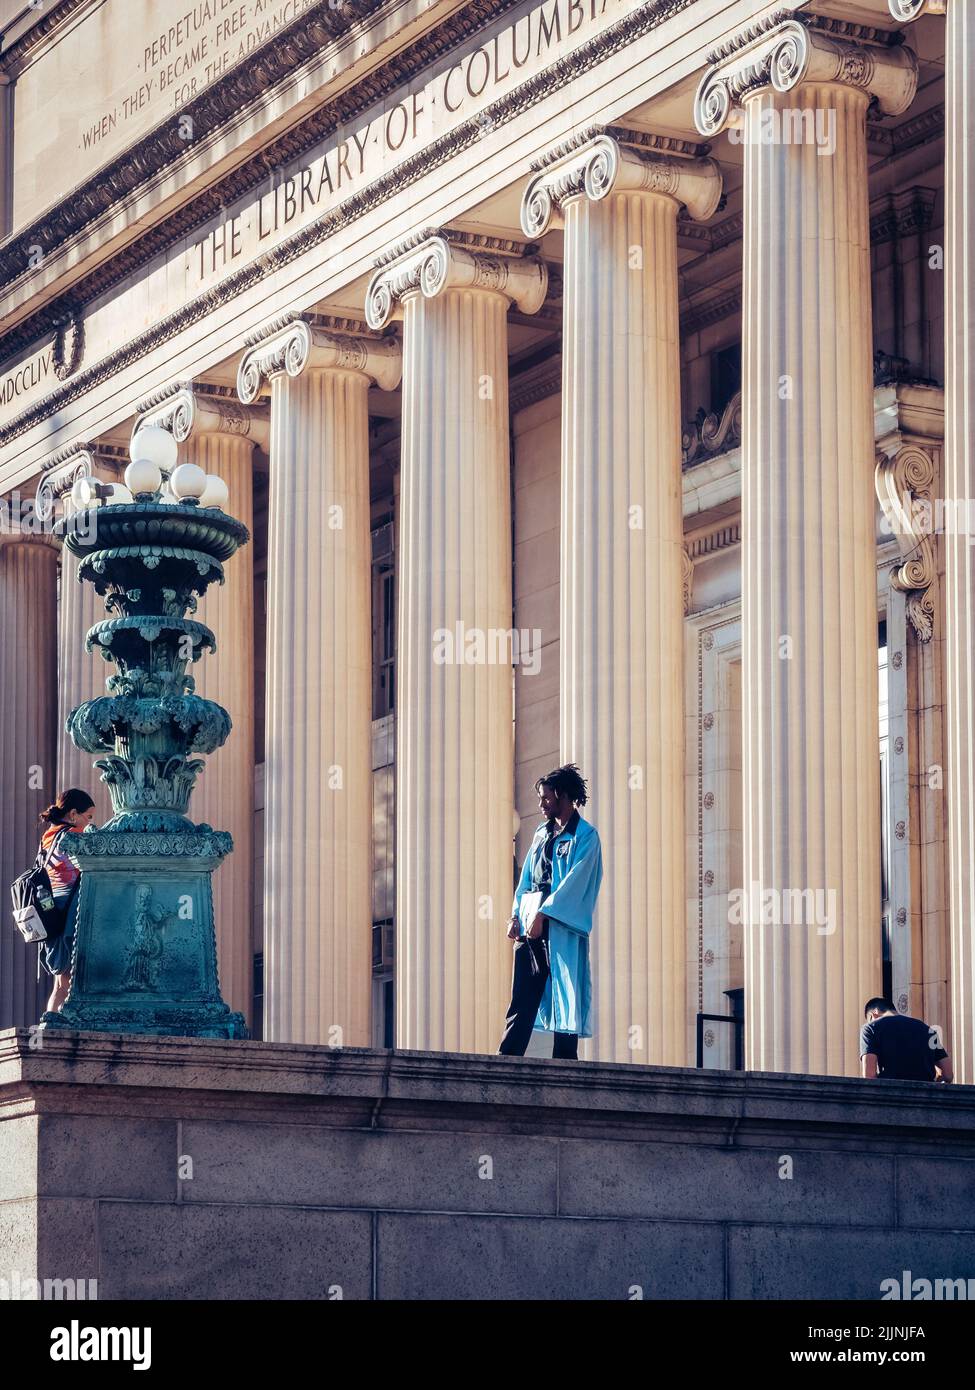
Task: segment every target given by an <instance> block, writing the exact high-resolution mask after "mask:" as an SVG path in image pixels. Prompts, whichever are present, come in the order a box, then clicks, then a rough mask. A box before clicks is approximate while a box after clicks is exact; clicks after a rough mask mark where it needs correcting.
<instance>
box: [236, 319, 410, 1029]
mask: <svg viewBox="0 0 975 1390" xmlns="http://www.w3.org/2000/svg"><path fill="white" fill-rule="evenodd" d="M399 375H400V358H399V348H398V346H397V345H396V344H395V343H392V342H381V341H378V340H370V339H367V338H364V337H355V336H351V335H345V334H338V333H331V332H327V331H323V330H322V329H320V328H316V327H313V326H311V325H309V324H308V323H306V322H304V321H303V320H292V321H290V322H288V323H285V324H283V325H282V324H278V325H275V326H274V327H272V329H271V331H270V332H269V333H268V335H267V336H266V337H265V338H263V339H262V340H260V341H259V342H258V343H257V344H256V345H255V346H254V347H253V348H252V349H251V350H250V351H249V352H248V353H247V354H246V356H245V357H244V359H243V361H242V362H241V366H240V372H239V375H238V390H239V393H240V396H241V399H242V400H244V401H245V402H250V401H253V400H254V399H255V398H256V396H257V394H258V392H259V391H260V389H261V385H262V382H263V381H264V379H265V378H266V379H269V381H270V388H271V448H270V454H271V475H270V498H269V510H268V560H267V610H268V625H267V712H266V730H265V748H266V755H265V769H264V822H265V851H264V853H265V859H264V879H265V887H264V941H265V946H264V998H265V1018H264V1036H265V1038H267V1039H269V1040H272V1041H275V1042H303V1043H322V1044H329V1045H332V1046H342V1045H346V1046H356V1047H367V1046H369V1043H370V1031H369V1029H370V988H371V978H372V976H371V961H372V954H371V952H372V758H371V743H370V739H371V729H372V722H371V721H372V680H371V676H372V646H371V625H370V611H371V610H370V564H371V555H370V532H369V441H368V426H369V417H368V392H369V386H370V384H371V383H372V382H373V381H375V382H377V383H378V384H379V385H381V386H382V387H383V388H384V389H385V390H392V389H393V388H394V387H395V385H396V384H397V382H398V380H399Z"/></svg>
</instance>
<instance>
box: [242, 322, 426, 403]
mask: <svg viewBox="0 0 975 1390" xmlns="http://www.w3.org/2000/svg"><path fill="white" fill-rule="evenodd" d="M370 327H371V325H370ZM306 369H311V370H315V371H342V372H358V373H359V374H360V375H362V376H365V377H368V378H369V380H371V381H374V382H375V383H376V385H377V386H379V387H381V389H382V390H384V391H393V390H395V388H396V386H397V385H398V384H399V380H400V377H401V376H402V374H403V354H402V349H401V348H400V345H399V343H397V342H395V341H394V340H392V339H383V340H382V341H376V340H373V339H371V338H365V337H360V336H358V335H356V334H352V333H333V332H331V331H329V330H327V329H324V328H319V327H317V326H316V325H315V324H312V323H309V322H308V321H307V319H303V318H292V319H286V320H283V321H282V320H278V321H277V322H275V323H273V324H271V325H269V327H268V328H267V330H266V331H265V332H264V333H263V334H262V335H261V336H260V337H259V338H258V339H257V340H256V341H255V342H254V343H253V344H252V345H251V347H250V349H249V351H248V352H246V353H245V354H244V356H243V357H242V358H241V362H240V368H239V370H238V372H237V394H238V396H239V397H240V399H241V400H242V401H243V402H244V403H245V405H249V404H250V402H251V401H253V400H256V398H257V396H258V395H259V393H260V390H261V385H262V382H263V381H265V380H267V381H270V380H271V379H272V378H273V377H275V376H278V375H280V374H281V373H284V374H285V375H287V376H290V377H296V376H300V375H301V373H302V372H303V371H305V370H306Z"/></svg>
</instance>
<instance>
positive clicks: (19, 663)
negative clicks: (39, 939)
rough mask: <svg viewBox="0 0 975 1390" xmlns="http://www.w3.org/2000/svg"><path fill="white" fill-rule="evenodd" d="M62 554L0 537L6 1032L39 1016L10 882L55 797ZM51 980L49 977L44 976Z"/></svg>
mask: <svg viewBox="0 0 975 1390" xmlns="http://www.w3.org/2000/svg"><path fill="white" fill-rule="evenodd" d="M57 561H58V557H57V549H56V547H55V546H54V545H53V544H52V543H51V542H50V541H48V540H46V539H41V538H40V537H35V538H33V539H26V538H25V537H23V536H20V535H18V534H17V533H16V532H12V533H10V534H5V533H3V532H0V632H2V634H3V640H2V641H0V887H2V889H3V892H4V893H5V894H6V895H7V896H6V899H5V902H4V909H3V912H4V921H3V930H2V931H0V1027H2V1028H9V1027H12V1026H16V1027H19V1028H23V1027H26V1026H27V1025H29V1024H32V1023H36V1022H37V1020H38V1018H39V1013H38V1008H37V997H38V986H37V949H36V947H29V946H26V945H25V944H24V941H23V939H22V937H21V936H20V934H19V932H15V931H14V930H13V924H12V921H11V918H10V897H9V888H8V885H9V884H10V883H12V882H13V880H14V879H15V878H16V877H17V875H18V874H20V873H23V871H24V869H26V868H28V867H29V866H30V864H31V863H32V862H33V859H34V855H35V854H36V852H37V843H38V839H39V838H40V830H41V827H40V825H39V824H38V820H37V817H38V815H39V814H40V812H41V811H42V810H43V809H44V807H45V806H47V805H49V804H50V803H51V802H52V801H53V800H54V798H55V796H56V795H57V786H56V771H55V768H56V762H55V758H56V746H57V741H56V736H55V720H56V716H57ZM45 979H47V977H46V976H45Z"/></svg>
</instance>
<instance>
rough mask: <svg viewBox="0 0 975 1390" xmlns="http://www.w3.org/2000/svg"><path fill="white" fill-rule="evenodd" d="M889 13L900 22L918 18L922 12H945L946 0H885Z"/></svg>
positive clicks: (946, 9)
mask: <svg viewBox="0 0 975 1390" xmlns="http://www.w3.org/2000/svg"><path fill="white" fill-rule="evenodd" d="M887 4H888V6H889V8H890V12H891V14H892V15H893V16H894V18H895V19H899V20H900V22H901V23H902V24H909V23H910V22H911V20H912V19H920V18H921V16H922V14H947V13H948V0H887Z"/></svg>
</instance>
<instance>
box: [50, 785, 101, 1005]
mask: <svg viewBox="0 0 975 1390" xmlns="http://www.w3.org/2000/svg"><path fill="white" fill-rule="evenodd" d="M94 814H95V803H94V801H92V799H91V797H90V796H89V795H88V793H87V792H83V791H81V790H80V789H79V788H78V787H70V788H69V789H68V790H67V791H64V792H62V793H61V795H60V796H59V797H58V799H57V801H55V802H54V804H53V805H52V806H49V807H48V808H47V810H46V811H42V812H41V815H40V819H41V820H42V821H46V822H47V828H46V829H45V830H44V831H43V832H42V834H41V854H42V855H45V856H48V858H47V860H46V863H47V876H48V878H49V879H50V882H51V890H52V892H53V894H54V902H55V905H56V906H57V907H59V908H61V909H62V911H64V913H65V922H64V931H63V932H61V934H60V935H59V936H55V937H53V938H52V937H50V936H49V937H48V939H47V940H46V941H45V942H43V944H42V946H41V960H42V961H43V964H44V969H45V970H46V971H47V973H48V974H49V975H53V976H54V989H53V990H52V992H51V997H50V999H49V1000H48V1001H47V1007H48V1010H49V1012H51V1013H56V1012H57V1010H58V1009H60V1007H61V1005H62V1004H63V1003H64V1001H65V1000H66V999H67V997H68V990H69V988H70V986H71V950H72V947H73V946H74V923H75V916H76V913H77V908H78V895H77V891H76V890H77V887H78V880H79V879H80V878H81V870H80V869H79V868H77V866H76V865H74V864H72V862H71V860H70V859H69V858H68V856H67V854H66V853H65V852H64V842H63V838H61V837H63V836H64V835H66V834H67V833H69V832H71V831H74V832H77V833H80V832H81V831H82V830H84V829H85V827H86V826H87V825H90V824H91V821H92V818H93V817H94Z"/></svg>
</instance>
